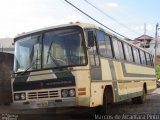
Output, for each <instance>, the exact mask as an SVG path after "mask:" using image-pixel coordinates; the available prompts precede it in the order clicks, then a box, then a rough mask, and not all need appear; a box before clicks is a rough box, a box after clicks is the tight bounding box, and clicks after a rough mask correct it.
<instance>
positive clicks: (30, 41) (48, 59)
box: [14, 28, 86, 72]
mask: <svg viewBox="0 0 160 120" xmlns="http://www.w3.org/2000/svg"><path fill="white" fill-rule="evenodd" d="M41 36H42V35H40V34H39V35H38V34H37V35H31V36H28V37H25V38H21V39H19V40H17V41H16V43H15V64H14V71H15V72H25V71H33V70H40V69H48V68H57V67H65V66H77V65H84V64H85V63H86V59H85V53H84V45H83V44H82V43H83V42H82V34H81V31H80V30H79V29H76V28H70V29H69V28H68V29H61V30H53V31H49V32H45V33H43V37H41Z"/></svg>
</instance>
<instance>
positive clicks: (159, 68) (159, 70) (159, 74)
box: [156, 64, 160, 79]
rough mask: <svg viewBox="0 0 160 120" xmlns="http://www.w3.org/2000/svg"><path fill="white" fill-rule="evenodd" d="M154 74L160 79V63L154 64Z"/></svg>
mask: <svg viewBox="0 0 160 120" xmlns="http://www.w3.org/2000/svg"><path fill="white" fill-rule="evenodd" d="M156 76H157V78H158V79H160V64H159V65H156Z"/></svg>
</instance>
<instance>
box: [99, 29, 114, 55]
mask: <svg viewBox="0 0 160 120" xmlns="http://www.w3.org/2000/svg"><path fill="white" fill-rule="evenodd" d="M97 41H98V45H99V52H100V55H101V56H103V57H110V58H112V57H113V55H112V48H111V39H110V37H109V36H108V35H107V34H105V33H104V32H103V31H97Z"/></svg>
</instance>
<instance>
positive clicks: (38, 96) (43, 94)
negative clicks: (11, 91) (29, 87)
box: [28, 90, 60, 99]
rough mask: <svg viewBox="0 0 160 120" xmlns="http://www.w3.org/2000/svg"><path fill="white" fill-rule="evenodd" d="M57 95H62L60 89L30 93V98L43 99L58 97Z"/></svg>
mask: <svg viewBox="0 0 160 120" xmlns="http://www.w3.org/2000/svg"><path fill="white" fill-rule="evenodd" d="M57 97H60V94H59V91H58V90H54V91H40V92H29V93H28V99H43V98H57Z"/></svg>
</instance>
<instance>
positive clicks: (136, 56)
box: [133, 47, 141, 64]
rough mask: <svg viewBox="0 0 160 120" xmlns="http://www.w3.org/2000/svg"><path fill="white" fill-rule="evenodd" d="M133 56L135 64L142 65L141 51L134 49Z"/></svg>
mask: <svg viewBox="0 0 160 120" xmlns="http://www.w3.org/2000/svg"><path fill="white" fill-rule="evenodd" d="M133 56H134V61H135V63H138V64H140V63H141V61H140V57H139V51H138V49H137V48H135V47H133Z"/></svg>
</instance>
